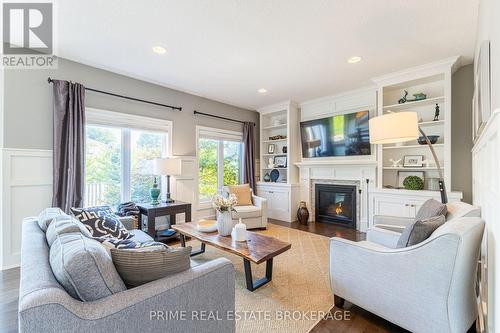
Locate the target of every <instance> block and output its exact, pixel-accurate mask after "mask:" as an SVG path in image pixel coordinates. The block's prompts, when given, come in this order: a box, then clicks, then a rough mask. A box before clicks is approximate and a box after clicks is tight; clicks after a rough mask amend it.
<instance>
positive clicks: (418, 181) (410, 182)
mask: <svg viewBox="0 0 500 333" xmlns="http://www.w3.org/2000/svg"><path fill="white" fill-rule="evenodd" d="M403 186H404V187H405V189H407V190H423V189H424V180H423V179H422V178H420V177H419V176H408V177H406V178H405V180H403Z"/></svg>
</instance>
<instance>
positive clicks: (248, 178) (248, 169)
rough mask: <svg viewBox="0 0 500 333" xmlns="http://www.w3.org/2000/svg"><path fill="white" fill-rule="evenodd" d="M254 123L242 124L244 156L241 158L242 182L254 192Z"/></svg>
mask: <svg viewBox="0 0 500 333" xmlns="http://www.w3.org/2000/svg"><path fill="white" fill-rule="evenodd" d="M254 127H255V124H254V123H250V122H245V123H243V145H244V147H245V148H244V150H245V154H244V156H243V182H244V183H248V184H250V187H251V188H252V189H253V190H254V191H255V177H254V176H255V169H254V168H255V166H254V161H255V135H254Z"/></svg>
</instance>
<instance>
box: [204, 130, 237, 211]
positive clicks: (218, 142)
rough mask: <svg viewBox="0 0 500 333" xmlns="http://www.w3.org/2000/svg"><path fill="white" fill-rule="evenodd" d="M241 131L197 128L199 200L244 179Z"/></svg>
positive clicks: (208, 199)
mask: <svg viewBox="0 0 500 333" xmlns="http://www.w3.org/2000/svg"><path fill="white" fill-rule="evenodd" d="M241 140H242V139H241V133H238V132H232V131H224V130H218V129H212V128H206V127H198V166H199V170H198V176H199V177H198V179H199V181H198V201H199V202H202V203H203V202H209V201H210V200H211V197H212V196H213V195H215V194H216V193H217V192H218V191H220V190H221V189H222V187H223V186H226V185H236V184H239V183H240V182H241V180H242V175H241V174H242V157H243V154H242V148H243V144H242V142H241Z"/></svg>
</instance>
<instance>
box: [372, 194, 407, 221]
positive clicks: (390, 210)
mask: <svg viewBox="0 0 500 333" xmlns="http://www.w3.org/2000/svg"><path fill="white" fill-rule="evenodd" d="M374 205H375V207H374V213H375V215H388V216H401V217H412V213H413V211H412V209H411V208H412V207H410V204H409V203H408V201H407V200H406V199H405V198H397V197H396V198H395V197H385V196H376V197H375V200H374ZM413 216H415V214H413Z"/></svg>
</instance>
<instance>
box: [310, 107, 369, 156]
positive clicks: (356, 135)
mask: <svg viewBox="0 0 500 333" xmlns="http://www.w3.org/2000/svg"><path fill="white" fill-rule="evenodd" d="M369 118H370V115H369V112H368V111H360V112H355V113H349V114H342V115H336V116H333V117H328V118H322V119H315V120H310V121H304V122H301V123H300V135H301V139H302V157H304V158H312V157H328V156H355V155H370V154H371V151H370V136H369V130H368V119H369Z"/></svg>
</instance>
